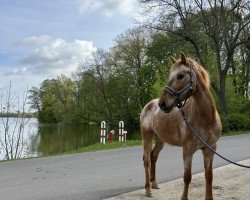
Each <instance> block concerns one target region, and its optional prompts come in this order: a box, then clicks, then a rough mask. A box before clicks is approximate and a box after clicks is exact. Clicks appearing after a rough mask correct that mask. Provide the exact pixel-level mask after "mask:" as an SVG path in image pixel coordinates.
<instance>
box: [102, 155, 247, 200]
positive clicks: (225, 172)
mask: <svg viewBox="0 0 250 200" xmlns="http://www.w3.org/2000/svg"><path fill="white" fill-rule="evenodd" d="M240 163H241V164H245V165H250V159H247V160H244V161H241V162H240ZM249 180H250V170H249V169H246V168H239V167H237V166H235V165H232V164H230V165H225V166H222V167H219V168H216V169H214V181H213V196H214V199H216V200H225V199H228V200H229V199H231V200H232V199H234V200H247V199H250V181H249ZM204 183H205V179H204V172H201V173H198V174H195V175H193V177H192V182H191V184H190V186H189V191H188V193H189V195H188V196H189V198H190V199H195V200H204V198H205V184H204ZM183 186H184V183H183V179H182V178H180V179H177V180H173V181H169V182H165V183H162V184H160V185H159V187H160V190H152V194H153V198H152V200H173V199H181V195H182V191H183ZM131 199H133V200H149V198H147V197H146V195H145V190H144V189H140V190H136V191H133V192H129V193H125V194H121V195H119V196H115V197H111V198H108V199H107V200H131Z"/></svg>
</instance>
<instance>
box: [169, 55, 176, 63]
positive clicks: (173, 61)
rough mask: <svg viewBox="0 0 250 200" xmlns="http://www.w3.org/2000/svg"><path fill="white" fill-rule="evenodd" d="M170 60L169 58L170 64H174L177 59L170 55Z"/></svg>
mask: <svg viewBox="0 0 250 200" xmlns="http://www.w3.org/2000/svg"><path fill="white" fill-rule="evenodd" d="M170 60H171V62H172V64H175V63H176V61H177V60H176V59H175V58H174V57H172V56H170Z"/></svg>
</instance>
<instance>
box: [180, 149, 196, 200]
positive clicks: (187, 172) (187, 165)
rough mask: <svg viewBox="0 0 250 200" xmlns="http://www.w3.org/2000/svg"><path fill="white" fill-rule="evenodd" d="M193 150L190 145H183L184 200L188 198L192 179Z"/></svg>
mask: <svg viewBox="0 0 250 200" xmlns="http://www.w3.org/2000/svg"><path fill="white" fill-rule="evenodd" d="M193 153H194V152H193V150H192V148H189V146H184V147H183V162H184V177H183V180H184V190H183V193H182V198H181V199H182V200H187V199H188V187H189V184H190V182H191V179H192V172H191V169H192V159H193Z"/></svg>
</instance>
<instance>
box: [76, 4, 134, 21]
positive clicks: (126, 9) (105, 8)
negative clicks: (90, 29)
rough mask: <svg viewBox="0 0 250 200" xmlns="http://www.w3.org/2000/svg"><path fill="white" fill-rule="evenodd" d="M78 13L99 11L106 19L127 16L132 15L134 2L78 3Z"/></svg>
mask: <svg viewBox="0 0 250 200" xmlns="http://www.w3.org/2000/svg"><path fill="white" fill-rule="evenodd" d="M79 2H80V3H79V4H80V5H79V11H80V12H81V13H85V12H88V11H99V12H101V13H102V14H103V15H105V16H107V17H113V16H114V15H116V14H121V15H128V14H133V13H134V12H133V11H134V9H135V2H136V1H135V0H122V1H117V0H102V1H100V0H99V1H94V2H93V1H92V0H85V1H79Z"/></svg>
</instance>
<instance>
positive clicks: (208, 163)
mask: <svg viewBox="0 0 250 200" xmlns="http://www.w3.org/2000/svg"><path fill="white" fill-rule="evenodd" d="M212 148H213V149H214V150H216V145H213V146H212ZM202 153H203V157H204V167H205V178H206V196H205V199H206V200H212V199H213V191H212V182H213V159H214V153H213V152H211V150H209V149H208V148H204V149H202Z"/></svg>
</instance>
